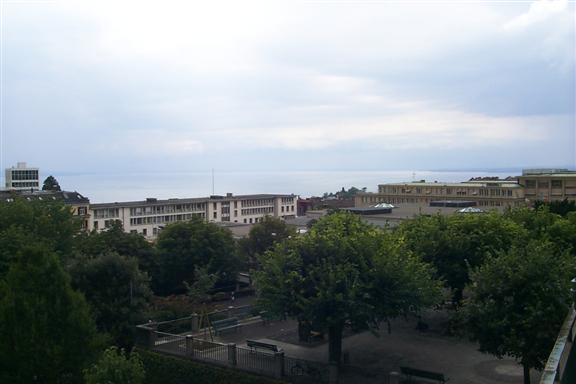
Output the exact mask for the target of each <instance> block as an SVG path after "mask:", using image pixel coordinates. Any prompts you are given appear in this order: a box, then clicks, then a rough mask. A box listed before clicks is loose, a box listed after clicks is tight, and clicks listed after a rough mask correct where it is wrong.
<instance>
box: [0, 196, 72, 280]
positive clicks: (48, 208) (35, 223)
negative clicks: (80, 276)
mask: <svg viewBox="0 0 576 384" xmlns="http://www.w3.org/2000/svg"><path fill="white" fill-rule="evenodd" d="M79 230H80V222H79V221H78V220H76V219H75V218H74V216H73V215H72V213H71V211H70V209H69V208H68V207H66V206H65V205H64V204H63V203H61V202H58V201H26V200H24V199H22V198H19V197H15V198H14V201H12V202H8V203H1V204H0V278H1V277H2V276H3V275H4V274H5V273H6V272H7V271H8V268H9V265H10V263H11V262H13V261H14V258H15V257H16V255H18V254H19V251H20V250H21V249H22V248H24V247H25V246H27V245H30V244H42V245H44V246H45V247H46V248H47V249H49V250H51V251H54V252H56V253H57V255H58V256H59V258H61V259H63V258H65V257H67V256H68V255H70V254H71V253H72V250H73V248H74V236H75V235H76V234H77V233H78V231H79Z"/></svg>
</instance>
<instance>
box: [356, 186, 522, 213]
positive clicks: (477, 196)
mask: <svg viewBox="0 0 576 384" xmlns="http://www.w3.org/2000/svg"><path fill="white" fill-rule="evenodd" d="M437 201H473V202H475V203H476V205H478V206H483V207H501V206H509V207H517V206H521V205H523V204H524V194H523V190H522V186H521V185H519V184H518V183H517V182H516V181H511V180H478V181H469V182H465V183H440V182H425V181H415V182H410V183H392V184H380V185H378V193H362V194H359V195H357V196H356V199H355V206H356V207H366V206H371V205H374V204H377V203H381V202H386V203H391V204H405V203H409V204H425V205H429V204H430V203H432V202H437Z"/></svg>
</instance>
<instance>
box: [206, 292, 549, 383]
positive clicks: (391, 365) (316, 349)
mask: <svg viewBox="0 0 576 384" xmlns="http://www.w3.org/2000/svg"><path fill="white" fill-rule="evenodd" d="M235 304H236V303H235ZM422 320H423V321H424V322H425V323H426V324H427V326H428V328H427V329H426V330H424V331H422V330H418V329H417V326H416V325H417V319H416V318H411V319H397V320H394V321H393V322H392V323H391V324H392V327H391V333H388V327H387V326H386V325H384V326H383V327H382V329H381V330H380V331H379V332H378V335H375V334H373V333H372V332H368V331H367V332H362V333H356V334H349V335H346V336H345V338H344V340H343V351H344V355H345V357H344V361H345V362H346V365H345V368H344V369H343V370H342V371H341V374H340V383H343V384H347V383H351V384H352V383H353V384H363V383H366V384H371V383H379V384H381V383H386V382H387V380H386V378H387V377H388V375H389V372H391V371H399V368H400V367H401V366H407V367H411V368H417V369H423V370H428V371H433V372H439V373H443V374H444V375H445V377H446V378H448V379H449V382H450V383H459V384H496V383H511V384H513V383H518V384H521V383H523V376H522V367H521V366H520V365H519V364H518V363H517V362H516V361H515V360H513V359H497V358H496V357H494V356H492V355H488V354H483V353H481V352H479V351H478V345H477V344H476V343H474V342H471V341H467V340H464V339H461V338H458V337H455V336H450V335H447V332H446V329H447V326H448V314H447V312H446V311H428V312H426V313H424V315H423V317H422ZM296 327H297V324H296V322H295V321H293V320H286V321H277V322H273V323H271V324H268V325H262V324H260V323H258V324H255V325H253V326H249V327H244V328H243V329H241V330H239V331H238V332H237V333H227V334H225V335H223V336H221V337H219V338H217V341H221V342H225V343H236V344H238V345H240V346H242V345H246V340H247V339H252V340H258V341H262V342H266V343H271V344H276V345H278V346H280V347H281V348H282V349H283V350H284V352H285V354H286V355H287V356H291V357H297V358H301V359H307V360H313V361H319V362H327V361H328V343H327V342H326V341H315V342H313V343H310V344H305V343H300V342H298V340H297V330H296ZM539 378H540V374H539V372H536V371H532V372H531V379H532V380H531V381H532V383H537V382H538V381H539Z"/></svg>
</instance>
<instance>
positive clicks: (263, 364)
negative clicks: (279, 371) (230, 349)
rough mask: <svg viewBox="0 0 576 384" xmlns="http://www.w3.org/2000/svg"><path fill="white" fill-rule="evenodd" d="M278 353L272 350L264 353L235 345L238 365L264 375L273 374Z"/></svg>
mask: <svg viewBox="0 0 576 384" xmlns="http://www.w3.org/2000/svg"><path fill="white" fill-rule="evenodd" d="M277 356H278V355H277V354H276V353H274V352H271V353H266V352H261V351H255V350H254V349H250V348H244V347H236V359H237V365H238V367H241V369H243V370H246V371H250V372H255V373H258V374H262V375H266V376H274V373H275V370H276V366H277V364H278V363H277V359H278V357H277Z"/></svg>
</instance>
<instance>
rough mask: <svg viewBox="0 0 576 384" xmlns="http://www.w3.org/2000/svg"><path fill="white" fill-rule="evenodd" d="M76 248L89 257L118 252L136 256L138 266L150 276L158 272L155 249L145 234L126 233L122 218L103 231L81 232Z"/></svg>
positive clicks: (123, 254)
mask: <svg viewBox="0 0 576 384" xmlns="http://www.w3.org/2000/svg"><path fill="white" fill-rule="evenodd" d="M76 239H77V241H76V248H77V249H78V251H79V252H80V253H81V254H83V255H86V256H89V257H96V256H98V255H101V254H109V253H117V254H119V255H121V256H127V257H134V258H135V259H136V260H138V266H139V267H140V269H141V270H142V271H145V272H147V273H148V275H149V276H152V275H155V274H156V273H157V271H156V269H157V265H156V258H155V249H154V247H153V246H152V244H150V243H149V242H148V241H146V239H145V238H144V236H142V235H141V234H138V233H126V232H125V231H124V228H123V227H122V222H121V221H120V220H117V221H113V222H112V223H111V225H110V226H109V227H108V228H106V230H104V231H101V232H96V231H93V232H91V233H80V234H79V235H78V236H77V238H76Z"/></svg>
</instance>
